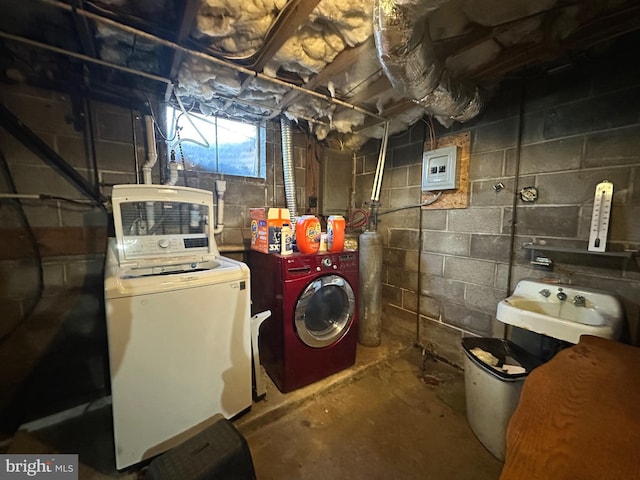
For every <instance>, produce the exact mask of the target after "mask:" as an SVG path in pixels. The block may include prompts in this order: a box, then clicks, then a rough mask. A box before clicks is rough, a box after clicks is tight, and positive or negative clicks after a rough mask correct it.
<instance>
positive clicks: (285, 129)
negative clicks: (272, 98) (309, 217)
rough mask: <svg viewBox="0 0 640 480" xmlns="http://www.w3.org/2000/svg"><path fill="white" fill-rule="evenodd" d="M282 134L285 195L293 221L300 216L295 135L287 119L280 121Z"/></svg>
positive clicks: (283, 118)
mask: <svg viewBox="0 0 640 480" xmlns="http://www.w3.org/2000/svg"><path fill="white" fill-rule="evenodd" d="M280 132H281V135H282V170H283V173H284V194H285V198H286V200H287V208H288V209H289V216H290V217H291V220H292V221H294V219H295V218H296V217H297V216H298V207H297V205H296V171H295V170H296V169H295V165H294V161H293V134H292V132H291V122H290V121H289V120H288V119H287V118H286V117H284V116H283V117H282V118H281V119H280Z"/></svg>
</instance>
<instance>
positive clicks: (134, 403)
mask: <svg viewBox="0 0 640 480" xmlns="http://www.w3.org/2000/svg"><path fill="white" fill-rule="evenodd" d="M112 202H113V216H114V228H115V234H116V237H115V238H111V239H109V242H108V249H107V257H106V267H105V279H104V289H105V290H104V292H105V305H106V319H107V335H108V343H109V363H110V373H111V395H112V407H113V428H114V443H115V458H116V468H118V469H122V468H125V467H128V466H130V465H133V464H135V463H138V462H140V461H142V460H144V459H147V458H150V457H152V456H154V455H157V454H159V453H162V452H164V451H166V450H168V449H169V448H172V447H174V446H176V445H178V444H179V443H182V442H183V441H184V440H185V439H187V438H189V437H191V436H193V435H195V434H197V433H198V432H200V431H202V430H203V429H204V428H206V427H207V426H209V425H210V424H211V423H213V422H214V421H215V420H216V418H213V417H214V416H215V417H217V416H218V415H217V414H222V415H223V416H224V417H226V418H230V417H233V416H235V415H237V414H238V413H240V412H242V411H243V410H246V409H248V408H249V407H250V406H251V400H252V396H251V358H252V357H251V326H250V321H251V318H250V315H251V314H250V293H249V288H250V282H249V269H248V267H247V266H246V265H245V264H244V263H242V262H239V261H236V260H233V259H230V258H225V257H221V256H220V254H219V251H218V248H217V246H216V242H215V238H214V233H213V231H214V228H213V225H212V223H213V222H212V220H213V213H214V211H213V195H212V193H211V192H209V191H205V190H199V189H195V188H188V187H177V186H163V185H116V186H114V187H113V194H112Z"/></svg>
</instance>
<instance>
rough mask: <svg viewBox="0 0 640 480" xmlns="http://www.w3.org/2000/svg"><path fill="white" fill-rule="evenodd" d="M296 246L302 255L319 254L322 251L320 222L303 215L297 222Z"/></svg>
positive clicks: (310, 216)
mask: <svg viewBox="0 0 640 480" xmlns="http://www.w3.org/2000/svg"><path fill="white" fill-rule="evenodd" d="M296 245H297V246H298V251H299V252H300V253H306V254H310V253H318V250H319V249H320V220H318V219H317V218H316V217H315V216H313V215H303V216H302V217H300V218H298V221H297V222H296Z"/></svg>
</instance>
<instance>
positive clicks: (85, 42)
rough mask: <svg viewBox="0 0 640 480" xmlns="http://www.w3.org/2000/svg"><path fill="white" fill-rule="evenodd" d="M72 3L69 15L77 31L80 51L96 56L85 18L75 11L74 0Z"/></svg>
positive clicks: (91, 35)
mask: <svg viewBox="0 0 640 480" xmlns="http://www.w3.org/2000/svg"><path fill="white" fill-rule="evenodd" d="M73 3H74V7H73V9H72V10H71V17H72V18H73V23H74V25H75V27H76V32H78V37H79V39H80V45H81V48H82V53H84V54H85V55H89V56H90V57H93V58H97V54H96V46H95V44H94V43H93V33H92V32H91V29H90V28H89V24H88V22H87V19H86V18H85V17H83V16H81V15H78V14H77V13H76V7H75V3H76V2H73Z"/></svg>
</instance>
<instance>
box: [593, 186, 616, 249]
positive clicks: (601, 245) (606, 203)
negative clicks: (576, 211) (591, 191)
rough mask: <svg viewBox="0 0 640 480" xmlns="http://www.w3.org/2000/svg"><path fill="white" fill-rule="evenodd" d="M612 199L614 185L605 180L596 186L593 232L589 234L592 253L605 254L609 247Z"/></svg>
mask: <svg viewBox="0 0 640 480" xmlns="http://www.w3.org/2000/svg"><path fill="white" fill-rule="evenodd" d="M612 198H613V183H611V182H610V181H608V180H603V181H602V182H600V183H599V184H598V185H597V186H596V195H595V198H594V199H593V214H592V215H591V232H590V233H589V251H590V252H604V251H605V249H606V247H607V233H608V232H609V218H610V216H611V200H612Z"/></svg>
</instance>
